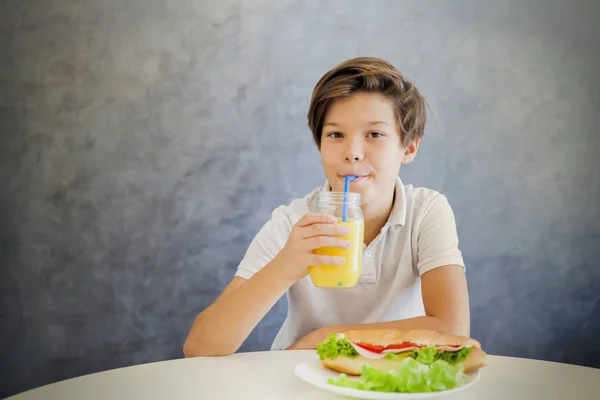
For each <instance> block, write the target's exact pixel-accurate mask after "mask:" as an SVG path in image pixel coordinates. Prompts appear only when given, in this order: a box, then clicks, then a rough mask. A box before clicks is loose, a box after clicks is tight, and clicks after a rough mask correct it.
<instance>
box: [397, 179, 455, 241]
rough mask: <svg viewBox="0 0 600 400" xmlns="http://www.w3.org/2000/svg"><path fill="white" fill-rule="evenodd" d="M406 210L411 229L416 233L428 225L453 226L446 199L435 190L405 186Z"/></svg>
mask: <svg viewBox="0 0 600 400" xmlns="http://www.w3.org/2000/svg"><path fill="white" fill-rule="evenodd" d="M404 190H405V195H406V208H407V215H408V216H409V220H410V221H411V222H412V228H413V229H416V230H417V231H419V230H420V228H423V227H424V226H423V225H425V226H428V225H430V224H434V225H437V224H440V223H443V224H447V223H451V224H454V223H455V222H454V213H453V211H452V207H451V206H450V203H449V201H448V198H447V197H446V196H445V195H444V194H442V193H440V192H439V191H437V190H434V189H429V188H425V187H413V186H412V185H405V187H404Z"/></svg>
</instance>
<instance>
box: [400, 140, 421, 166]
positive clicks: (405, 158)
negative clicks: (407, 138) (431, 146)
mask: <svg viewBox="0 0 600 400" xmlns="http://www.w3.org/2000/svg"><path fill="white" fill-rule="evenodd" d="M420 141H421V138H420V137H418V138H416V139H415V140H414V141H413V142H412V143H411V144H409V145H408V146H406V147H405V148H404V154H403V155H402V164H410V163H411V162H412V160H414V159H415V157H416V156H417V150H419V142H420Z"/></svg>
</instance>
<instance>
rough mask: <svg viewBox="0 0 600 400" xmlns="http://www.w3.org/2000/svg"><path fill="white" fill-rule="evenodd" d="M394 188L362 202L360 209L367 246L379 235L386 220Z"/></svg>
mask: <svg viewBox="0 0 600 400" xmlns="http://www.w3.org/2000/svg"><path fill="white" fill-rule="evenodd" d="M394 195H395V188H392V190H391V192H389V193H385V194H383V195H381V196H380V197H378V198H376V199H373V201H370V202H369V203H366V204H363V205H362V207H361V209H362V213H363V218H364V220H365V243H366V245H367V246H368V245H369V244H370V243H371V242H372V241H373V239H375V238H376V237H377V235H379V232H381V228H383V226H384V225H385V223H386V222H387V220H388V218H389V216H390V212H391V211H392V207H393V205H394Z"/></svg>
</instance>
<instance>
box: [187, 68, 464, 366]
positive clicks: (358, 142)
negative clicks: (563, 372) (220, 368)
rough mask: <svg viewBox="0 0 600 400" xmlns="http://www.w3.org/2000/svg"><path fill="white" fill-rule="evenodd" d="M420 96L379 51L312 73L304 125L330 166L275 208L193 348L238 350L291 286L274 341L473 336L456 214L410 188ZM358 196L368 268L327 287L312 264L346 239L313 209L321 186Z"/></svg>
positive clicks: (286, 345) (192, 338)
mask: <svg viewBox="0 0 600 400" xmlns="http://www.w3.org/2000/svg"><path fill="white" fill-rule="evenodd" d="M425 108H426V107H425V100H424V98H423V96H422V95H421V94H420V93H419V91H418V90H417V88H416V87H415V86H414V85H413V84H412V83H410V82H409V81H408V80H407V79H406V78H405V77H404V76H403V75H402V74H401V73H400V72H399V71H398V70H397V69H396V68H395V67H394V66H392V65H391V64H389V63H387V62H386V61H383V60H381V59H378V58H369V57H360V58H355V59H351V60H348V61H345V62H344V63H342V64H340V65H338V66H337V67H335V68H334V69H333V70H331V71H329V72H328V73H327V74H325V75H324V76H323V77H322V78H321V80H320V81H319V82H318V83H317V85H316V87H315V89H314V91H313V95H312V99H311V104H310V108H309V111H308V125H309V127H310V129H311V131H312V133H313V137H314V140H315V143H316V145H317V147H318V149H319V151H320V153H321V161H322V163H323V169H324V171H325V175H326V178H327V180H326V182H325V185H324V186H323V187H322V188H317V189H315V190H314V191H313V192H312V193H310V194H308V195H307V196H306V197H304V198H301V199H296V200H294V201H293V202H292V203H291V204H290V205H289V206H280V207H278V208H277V209H275V211H273V214H272V217H271V219H270V220H269V221H268V222H267V223H266V224H265V225H264V226H263V228H262V229H261V230H260V231H259V233H258V234H257V235H256V237H255V238H254V240H253V241H252V243H251V244H250V246H249V248H248V251H247V252H246V255H245V257H244V259H243V260H242V262H241V263H240V265H239V267H238V270H237V272H236V275H235V277H234V278H233V280H232V281H231V282H230V283H229V285H228V286H227V287H226V288H225V290H224V291H223V293H222V294H221V295H220V296H219V298H218V299H217V300H216V301H215V302H214V303H213V304H212V305H211V306H210V307H208V308H206V309H205V310H204V311H203V312H202V313H200V315H199V316H198V317H197V318H196V320H195V322H194V324H193V326H192V328H191V330H190V333H189V335H188V337H187V340H186V342H185V345H184V349H183V350H184V354H185V356H186V357H194V356H217V355H226V354H231V353H234V352H235V351H237V350H238V349H239V347H240V346H241V345H242V343H243V342H244V340H245V339H246V338H247V337H248V336H249V335H250V333H251V331H252V330H253V329H254V328H255V327H256V325H257V324H258V323H259V322H260V320H261V319H262V318H263V317H264V316H265V314H266V313H267V312H268V311H269V310H270V309H271V307H272V306H273V305H274V304H275V303H276V302H277V300H278V299H279V298H280V297H281V296H282V295H283V294H284V293H287V296H288V314H287V318H286V320H285V322H284V324H283V326H282V328H281V330H280V331H279V333H278V335H277V337H276V338H275V341H274V342H273V345H272V347H271V349H272V350H281V349H315V348H316V345H317V343H319V342H320V341H322V340H324V339H325V338H326V337H327V336H328V335H329V334H330V333H332V332H340V331H345V330H350V329H353V330H354V329H378V328H396V329H412V328H426V329H434V330H439V331H443V332H447V333H452V334H458V335H463V336H469V333H470V315H469V300H468V291H467V284H466V279H465V273H464V263H463V259H462V256H461V252H460V250H459V249H458V238H457V233H456V226H455V220H454V215H453V212H452V209H451V208H450V205H449V204H448V201H447V200H446V198H445V197H444V196H443V195H441V194H439V193H438V192H436V191H433V190H429V189H424V188H413V187H412V186H411V185H409V186H404V185H403V184H402V182H401V180H400V178H399V177H398V173H399V171H400V166H401V164H408V163H410V162H411V161H412V160H413V159H414V157H415V155H416V153H417V149H418V146H419V142H420V140H421V137H422V136H423V134H424V128H425V121H426V110H425ZM346 175H356V176H358V177H359V179H357V180H355V181H352V182H351V183H350V191H352V192H358V193H360V195H361V209H362V212H363V216H364V224H365V228H364V241H365V246H366V247H365V249H364V257H363V272H362V274H361V277H360V280H359V282H358V283H357V285H356V286H355V287H353V288H351V289H340V290H338V289H321V288H317V287H315V286H314V285H313V284H312V282H311V280H310V278H309V277H308V276H307V270H308V266H309V265H319V264H328V265H339V264H342V263H343V259H337V258H335V257H329V256H322V255H317V254H314V253H313V250H315V249H318V248H320V247H323V246H332V247H342V248H343V247H345V246H347V245H348V243H346V241H345V240H343V239H341V238H339V236H344V235H346V234H347V233H348V232H347V231H344V229H347V228H344V227H342V226H339V225H336V224H335V217H332V216H328V215H324V214H316V213H312V212H310V211H309V209H310V205H311V203H312V202H313V201H314V200H315V198H316V195H317V193H318V192H319V191H321V190H330V191H343V185H344V177H345V176H346Z"/></svg>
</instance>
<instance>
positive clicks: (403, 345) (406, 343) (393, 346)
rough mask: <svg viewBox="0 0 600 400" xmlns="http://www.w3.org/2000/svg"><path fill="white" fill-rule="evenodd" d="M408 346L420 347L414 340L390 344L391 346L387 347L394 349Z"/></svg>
mask: <svg viewBox="0 0 600 400" xmlns="http://www.w3.org/2000/svg"><path fill="white" fill-rule="evenodd" d="M406 347H420V346H419V345H418V344H416V343H413V342H404V343H398V344H390V345H389V346H387V347H386V348H385V349H386V350H388V349H390V350H392V349H404V348H406Z"/></svg>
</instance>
